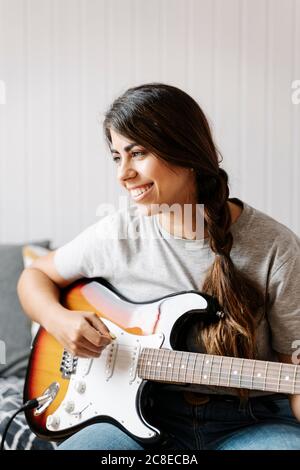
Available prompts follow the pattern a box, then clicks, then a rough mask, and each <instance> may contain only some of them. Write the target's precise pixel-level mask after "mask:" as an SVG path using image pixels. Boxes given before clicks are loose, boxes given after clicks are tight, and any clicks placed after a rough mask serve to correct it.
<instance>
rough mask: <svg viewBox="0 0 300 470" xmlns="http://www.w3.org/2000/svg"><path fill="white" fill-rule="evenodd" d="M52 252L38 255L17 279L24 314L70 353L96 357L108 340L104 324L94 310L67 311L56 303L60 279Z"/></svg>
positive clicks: (64, 284) (109, 338) (60, 285)
mask: <svg viewBox="0 0 300 470" xmlns="http://www.w3.org/2000/svg"><path fill="white" fill-rule="evenodd" d="M54 256H55V252H51V253H50V254H48V255H46V256H43V257H41V258H38V259H37V260H35V261H34V262H33V264H32V265H31V266H30V267H29V268H27V269H25V270H24V271H23V273H22V274H21V277H20V279H19V282H18V295H19V298H20V302H21V305H22V307H23V309H24V311H25V313H26V314H27V315H28V316H29V317H30V318H31V319H32V320H34V321H36V322H37V323H39V324H40V325H42V326H43V327H44V328H45V329H46V330H47V331H48V332H49V333H51V334H52V335H53V336H54V337H55V338H56V339H57V340H58V341H59V342H60V343H61V344H62V345H63V346H64V348H65V349H67V350H68V351H69V352H71V353H72V354H74V355H76V356H80V357H99V355H100V354H101V351H102V349H103V348H105V347H106V346H107V345H108V344H109V343H110V342H111V339H112V338H111V336H110V334H109V330H108V329H107V327H106V325H105V324H104V323H103V322H102V321H101V320H100V318H99V317H98V316H97V315H96V313H95V312H76V315H74V312H70V310H68V309H66V308H64V307H63V306H62V305H61V304H60V302H59V293H60V292H59V291H60V288H62V287H66V286H67V285H69V284H70V283H71V281H67V280H65V279H63V278H62V277H61V276H60V275H59V273H58V272H57V270H56V268H55V264H54Z"/></svg>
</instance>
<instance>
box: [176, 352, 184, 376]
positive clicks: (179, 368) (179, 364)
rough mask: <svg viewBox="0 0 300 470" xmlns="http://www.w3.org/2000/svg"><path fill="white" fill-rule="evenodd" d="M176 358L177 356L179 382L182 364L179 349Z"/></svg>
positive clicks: (181, 354) (181, 353)
mask: <svg viewBox="0 0 300 470" xmlns="http://www.w3.org/2000/svg"><path fill="white" fill-rule="evenodd" d="M177 355H178V358H179V363H178V374H177V382H181V378H180V374H181V366H182V357H183V352H182V351H180V352H178V353H177Z"/></svg>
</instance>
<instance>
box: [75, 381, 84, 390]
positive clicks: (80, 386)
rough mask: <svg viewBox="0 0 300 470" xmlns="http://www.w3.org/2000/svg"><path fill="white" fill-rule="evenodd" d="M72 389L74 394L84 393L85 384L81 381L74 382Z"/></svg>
mask: <svg viewBox="0 0 300 470" xmlns="http://www.w3.org/2000/svg"><path fill="white" fill-rule="evenodd" d="M74 388H75V390H76V392H78V393H84V392H85V390H86V383H85V382H84V381H83V380H78V382H75V384H74Z"/></svg>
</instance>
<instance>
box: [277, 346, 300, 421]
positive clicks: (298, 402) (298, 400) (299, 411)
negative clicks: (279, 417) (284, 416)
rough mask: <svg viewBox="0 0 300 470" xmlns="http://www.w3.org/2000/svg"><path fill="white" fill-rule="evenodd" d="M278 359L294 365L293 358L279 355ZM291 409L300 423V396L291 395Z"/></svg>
mask: <svg viewBox="0 0 300 470" xmlns="http://www.w3.org/2000/svg"><path fill="white" fill-rule="evenodd" d="M278 358H279V361H280V362H285V363H287V364H293V361H292V356H290V355H287V354H279V353H278ZM289 401H290V407H291V410H292V412H293V415H294V416H295V418H296V419H297V420H298V421H300V395H289Z"/></svg>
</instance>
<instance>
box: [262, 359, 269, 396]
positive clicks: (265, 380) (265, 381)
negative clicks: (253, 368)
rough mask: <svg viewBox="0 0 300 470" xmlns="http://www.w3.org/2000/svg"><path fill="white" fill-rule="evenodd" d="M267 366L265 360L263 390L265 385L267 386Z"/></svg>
mask: <svg viewBox="0 0 300 470" xmlns="http://www.w3.org/2000/svg"><path fill="white" fill-rule="evenodd" d="M268 367H269V363H268V362H267V361H266V365H265V376H264V383H263V390H266V386H267V375H268Z"/></svg>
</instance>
